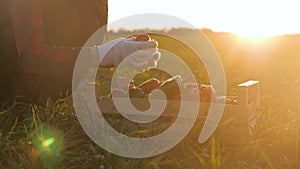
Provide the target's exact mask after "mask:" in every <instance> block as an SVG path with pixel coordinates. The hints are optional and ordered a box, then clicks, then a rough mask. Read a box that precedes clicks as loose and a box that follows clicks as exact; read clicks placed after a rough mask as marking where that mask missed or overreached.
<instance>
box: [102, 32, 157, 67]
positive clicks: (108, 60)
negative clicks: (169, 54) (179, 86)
mask: <svg viewBox="0 0 300 169" xmlns="http://www.w3.org/2000/svg"><path fill="white" fill-rule="evenodd" d="M97 48H98V54H99V57H100V59H101V58H103V59H102V60H101V64H100V66H103V67H108V66H118V65H119V64H120V63H121V62H122V61H123V60H124V59H125V58H127V57H128V56H130V57H128V58H127V60H126V62H127V64H126V65H130V66H132V67H133V68H135V69H136V70H138V71H142V70H146V69H148V68H150V67H155V66H156V65H157V61H158V60H159V59H160V53H159V52H158V48H157V42H156V41H154V40H151V41H136V40H135V38H131V39H124V38H119V39H116V40H113V41H111V42H108V43H106V44H104V45H101V46H97Z"/></svg>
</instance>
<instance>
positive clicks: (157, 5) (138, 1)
mask: <svg viewBox="0 0 300 169" xmlns="http://www.w3.org/2000/svg"><path fill="white" fill-rule="evenodd" d="M108 2H109V4H108V5H109V21H108V22H109V23H115V22H116V21H118V20H119V19H122V18H124V17H128V16H131V15H137V14H143V13H160V14H166V15H170V16H174V17H177V18H180V19H182V20H184V21H186V22H188V23H190V24H192V25H193V26H194V27H197V28H204V27H205V28H210V29H212V30H214V31H216V32H231V33H234V34H236V35H239V36H241V37H248V38H260V37H261V38H263V37H269V36H275V35H281V34H293V33H300V1H298V2H297V0H273V1H271V0H206V1H203V0H151V1H146V0H108ZM111 25H113V24H111ZM121 25H122V24H121ZM136 25H138V24H136ZM159 25H163V26H162V27H167V26H166V23H164V24H155V25H152V26H153V28H157V27H158V26H159ZM130 26H132V25H126V24H123V25H122V26H120V24H119V25H116V26H111V28H112V29H117V28H118V27H124V28H127V27H130ZM152 26H149V27H152ZM171 26H173V25H171ZM171 26H170V27H171Z"/></svg>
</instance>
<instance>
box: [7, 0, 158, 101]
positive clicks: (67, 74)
mask: <svg viewBox="0 0 300 169" xmlns="http://www.w3.org/2000/svg"><path fill="white" fill-rule="evenodd" d="M10 5H11V6H10V9H11V16H12V23H13V30H14V35H15V42H16V48H17V52H18V57H17V60H18V64H19V67H21V69H22V71H20V72H21V73H18V74H19V75H18V76H19V78H18V80H16V81H17V83H18V84H17V86H14V88H15V89H19V91H15V92H17V94H18V93H24V91H26V95H32V96H35V97H40V96H47V95H52V96H57V95H58V94H59V93H60V92H62V91H66V89H70V87H71V79H72V72H73V68H74V64H75V61H76V58H77V56H78V54H79V52H80V50H81V46H83V45H84V43H85V42H86V40H87V39H88V38H89V37H90V36H91V35H92V34H93V33H94V32H95V31H97V30H98V29H99V28H101V27H103V26H105V25H106V24H107V15H108V9H107V0H87V1H82V0H26V1H20V0H11V4H10ZM114 44H116V45H114V47H113V48H112V51H113V52H109V53H108V56H106V57H105V59H104V62H103V63H104V64H102V66H117V65H118V64H119V63H120V62H121V61H122V60H123V59H124V58H125V57H126V56H128V55H129V54H130V53H132V52H134V51H137V50H141V49H147V48H153V49H154V50H151V51H149V52H148V53H145V54H146V55H147V56H149V57H144V58H145V59H147V60H149V62H147V63H148V64H147V65H143V68H146V67H147V66H153V65H155V63H156V61H157V60H158V59H159V53H158V51H157V48H156V47H157V43H156V42H155V41H147V42H137V41H134V39H118V40H117V43H116V42H114ZM105 46H112V45H102V46H97V47H90V50H97V51H98V52H101V48H105ZM100 55H101V54H100ZM2 73H3V72H2ZM4 74H5V73H4Z"/></svg>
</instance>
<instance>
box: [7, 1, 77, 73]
mask: <svg viewBox="0 0 300 169" xmlns="http://www.w3.org/2000/svg"><path fill="white" fill-rule="evenodd" d="M11 7H12V9H11V12H12V19H13V25H14V32H15V38H16V45H17V49H18V55H19V64H20V65H21V67H22V68H23V69H24V70H25V71H26V72H29V73H36V74H52V75H55V74H70V73H72V71H73V67H74V64H75V61H76V58H77V56H78V54H79V52H80V50H81V48H78V47H77V48H75V47H68V46H66V47H56V46H49V45H47V44H46V42H45V39H44V27H43V21H42V4H41V0H26V1H24V0H12V4H11ZM54 12H55V11H54Z"/></svg>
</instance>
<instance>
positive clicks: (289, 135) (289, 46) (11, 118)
mask: <svg viewBox="0 0 300 169" xmlns="http://www.w3.org/2000/svg"><path fill="white" fill-rule="evenodd" d="M171 31H173V33H176V34H181V35H184V36H193V35H194V33H193V31H195V30H186V29H175V30H171ZM202 31H203V32H204V33H205V34H206V36H207V37H208V38H209V39H210V41H211V42H212V43H213V44H214V46H215V48H216V50H217V52H218V53H219V56H220V58H221V60H222V63H223V66H224V70H225V74H226V79H227V91H228V93H229V94H230V93H232V92H234V88H235V85H236V84H238V83H241V82H244V81H247V80H250V79H254V80H259V81H260V106H259V107H258V108H257V110H256V113H257V115H258V120H257V125H256V127H255V130H254V134H253V136H252V137H251V140H250V142H248V143H246V144H243V145H231V146H227V145H224V144H222V128H220V129H219V130H218V132H216V133H215V134H214V135H213V137H212V138H211V139H210V140H209V141H208V142H206V143H205V144H199V143H197V136H198V135H199V133H197V131H198V130H197V129H195V130H193V131H192V132H191V133H190V134H189V135H188V137H187V138H185V139H184V140H183V141H182V142H181V143H180V144H179V145H178V146H176V147H175V148H173V149H172V150H170V151H168V152H166V153H164V154H162V155H159V156H156V157H152V158H144V159H132V158H124V157H120V156H117V155H114V154H111V153H109V152H107V151H105V150H103V149H101V148H100V147H99V146H98V145H96V144H95V143H94V142H93V141H92V140H91V139H90V138H89V137H88V136H87V135H86V134H85V132H84V131H83V129H82V127H81V125H80V124H79V121H78V119H77V118H76V114H74V109H73V106H72V103H71V102H70V100H71V99H70V97H69V96H65V95H62V97H61V98H60V99H57V100H56V99H50V98H41V99H40V101H39V103H31V102H28V101H25V100H26V96H25V97H16V98H15V99H11V100H7V101H6V102H5V103H2V104H1V107H0V168H26V169H27V168H28V169H29V168H70V169H71V168H100V169H101V168H103V169H106V168H112V169H115V168H116V169H120V168H124V169H129V168H154V169H160V168H162V169H165V168H168V169H169V168H188V169H190V168H196V169H200V168H203V169H207V168H210V169H229V168H231V169H298V168H299V167H300V152H299V151H300V145H299V144H300V143H299V142H300V131H299V128H300V104H299V103H300V101H299V99H300V79H299V74H298V72H300V66H299V63H300V58H299V56H300V48H299V47H298V46H299V44H300V35H283V36H277V37H273V38H270V39H266V40H264V41H261V42H252V41H246V40H242V39H239V38H238V37H236V36H234V35H232V34H230V33H217V32H213V31H211V30H209V29H204V30H202ZM119 33H120V32H119ZM126 33H127V34H128V35H130V34H135V33H137V32H134V33H132V32H122V34H126ZM115 34H118V33H115ZM174 50H178V52H180V48H177V49H174ZM196 67H197V66H196ZM197 68H199V70H202V72H201V71H198V73H199V72H200V74H199V75H197V76H201V78H199V82H203V83H207V82H208V80H207V79H206V78H207V75H206V72H205V69H204V70H203V67H201V66H199V67H197ZM100 72H101V73H102V74H104V75H105V77H102V79H101V78H100V83H101V84H102V87H103V86H104V87H103V88H100V89H101V90H100V94H101V95H106V94H108V88H107V87H105V86H107V85H108V84H107V82H105V81H104V80H103V78H104V79H105V78H109V77H110V76H111V74H112V72H113V70H111V69H102V70H100ZM148 76H149V74H143V75H141V76H140V77H139V78H138V79H137V81H136V83H139V79H140V81H142V80H143V79H147V78H149V77H148ZM160 78H162V79H164V77H160ZM112 123H115V124H118V121H117V120H116V121H112ZM227 125H230V123H229V124H227ZM119 127H120V128H121V129H124V130H126V131H125V132H128V131H127V130H128V129H129V127H128V126H126V125H124V124H122V125H121V126H119ZM129 132H130V131H129ZM131 132H132V131H131ZM133 134H135V135H136V136H137V137H139V136H140V137H143V136H144V135H145V133H143V131H135V132H134V133H133ZM146 134H147V133H146ZM297 142H298V143H297ZM297 144H298V147H297V146H296V145H297Z"/></svg>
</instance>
